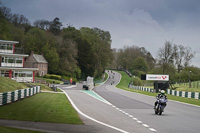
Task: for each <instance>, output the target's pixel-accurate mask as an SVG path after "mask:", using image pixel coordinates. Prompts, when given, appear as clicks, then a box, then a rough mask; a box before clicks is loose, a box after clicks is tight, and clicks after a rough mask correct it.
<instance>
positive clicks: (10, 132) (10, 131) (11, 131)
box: [0, 127, 43, 133]
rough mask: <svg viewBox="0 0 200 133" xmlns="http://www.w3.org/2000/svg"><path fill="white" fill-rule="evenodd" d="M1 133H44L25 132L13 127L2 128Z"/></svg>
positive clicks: (0, 128) (37, 132) (35, 132)
mask: <svg viewBox="0 0 200 133" xmlns="http://www.w3.org/2000/svg"><path fill="white" fill-rule="evenodd" d="M0 132H1V133H43V132H39V131H32V130H24V129H18V128H12V127H0Z"/></svg>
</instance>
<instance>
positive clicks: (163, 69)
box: [111, 41, 200, 83]
mask: <svg viewBox="0 0 200 133" xmlns="http://www.w3.org/2000/svg"><path fill="white" fill-rule="evenodd" d="M113 56H114V60H113V62H112V64H111V67H112V68H116V69H126V70H128V71H129V72H131V73H132V74H133V75H134V76H136V77H139V78H140V77H141V75H142V74H167V75H170V80H171V81H172V82H173V83H175V82H188V81H189V80H192V81H196V80H200V68H198V67H195V66H192V65H190V64H191V60H192V59H193V58H194V56H195V52H194V51H193V50H192V49H191V47H189V46H188V47H185V46H183V45H177V44H173V42H170V41H166V42H165V43H164V44H163V45H162V46H161V47H160V48H159V49H158V54H157V58H154V57H153V56H152V55H151V53H150V52H149V51H147V50H146V49H145V48H144V47H138V46H125V47H124V48H122V49H114V50H113ZM136 79H137V82H138V83H142V82H141V81H138V78H136Z"/></svg>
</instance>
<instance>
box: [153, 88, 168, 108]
mask: <svg viewBox="0 0 200 133" xmlns="http://www.w3.org/2000/svg"><path fill="white" fill-rule="evenodd" d="M163 97H164V98H165V99H167V96H166V95H165V91H164V90H161V91H160V93H159V94H158V95H157V96H156V99H157V100H156V102H155V106H154V109H156V106H157V104H158V100H159V99H160V98H163ZM166 106H167V104H166V103H165V107H166Z"/></svg>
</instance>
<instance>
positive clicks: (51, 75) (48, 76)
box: [44, 74, 61, 80]
mask: <svg viewBox="0 0 200 133" xmlns="http://www.w3.org/2000/svg"><path fill="white" fill-rule="evenodd" d="M44 78H47V79H56V80H61V76H60V75H53V74H46V75H44Z"/></svg>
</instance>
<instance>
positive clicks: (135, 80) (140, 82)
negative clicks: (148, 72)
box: [133, 77, 143, 86]
mask: <svg viewBox="0 0 200 133" xmlns="http://www.w3.org/2000/svg"><path fill="white" fill-rule="evenodd" d="M133 85H135V86H142V85H143V82H142V80H141V79H140V78H139V77H135V78H133Z"/></svg>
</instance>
